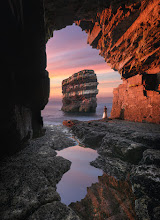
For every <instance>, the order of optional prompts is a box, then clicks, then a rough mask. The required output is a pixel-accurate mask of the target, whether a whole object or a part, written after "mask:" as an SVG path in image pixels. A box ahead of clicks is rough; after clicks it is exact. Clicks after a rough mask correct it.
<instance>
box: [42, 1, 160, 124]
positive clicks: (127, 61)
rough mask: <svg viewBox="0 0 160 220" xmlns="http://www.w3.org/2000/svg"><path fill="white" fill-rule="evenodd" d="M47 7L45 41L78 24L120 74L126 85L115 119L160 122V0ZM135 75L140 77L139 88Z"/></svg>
mask: <svg viewBox="0 0 160 220" xmlns="http://www.w3.org/2000/svg"><path fill="white" fill-rule="evenodd" d="M45 2H46V5H45V7H46V17H47V23H46V29H47V30H48V32H47V36H48V33H50V32H52V31H53V30H57V29H61V28H63V27H65V26H67V25H70V24H72V22H73V21H74V22H75V23H76V24H77V25H79V26H80V27H81V28H82V30H85V31H86V33H88V40H87V42H88V43H89V44H90V45H91V46H92V47H93V48H97V49H98V50H100V55H101V56H103V57H104V59H105V61H106V62H107V63H108V64H109V65H110V66H111V68H113V69H114V70H117V71H118V72H119V73H120V74H121V77H122V79H123V80H124V82H123V84H122V85H120V86H119V87H118V88H117V89H115V90H114V101H113V109H112V117H114V118H115V117H121V118H123V119H127V120H133V121H139V122H141V121H143V120H145V121H147V122H153V123H160V115H159V109H160V102H159V99H160V77H159V75H158V74H159V73H160V20H159V15H160V2H159V0H152V1H148V0H142V1H140V0H134V1H130V0H129V1H126V0H121V1H118V0H111V1H91V0H88V1H87V2H86V1H85V0H83V1H82V2H81V3H78V2H79V1H72V0H68V1H67V2H68V4H67V3H66V5H64V6H62V5H61V7H59V5H60V3H61V1H60V0H57V1H55V2H54V3H51V0H45ZM69 3H70V4H69ZM53 4H54V10H53V7H51V6H52V5H53ZM70 5H72V7H71V6H70ZM63 7H64V9H63ZM52 11H53V12H52ZM51 12H52V13H51ZM57 14H58V16H56V15H57ZM53 21H54V22H53ZM48 37H49V36H48ZM135 75H138V77H139V76H140V77H141V78H142V80H140V81H139V82H138V84H137V78H133V77H134V76H135ZM134 80H136V84H135V83H134V82H132V81H134ZM142 105H143V107H142Z"/></svg>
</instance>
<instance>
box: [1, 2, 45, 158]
mask: <svg viewBox="0 0 160 220" xmlns="http://www.w3.org/2000/svg"><path fill="white" fill-rule="evenodd" d="M37 8H38V10H37ZM0 18H1V19H0V21H1V29H2V30H3V31H2V32H3V33H2V34H1V54H2V56H1V84H0V100H1V107H0V141H1V143H4V144H3V145H2V144H1V147H0V155H2V154H4V153H13V152H15V151H16V150H17V149H19V148H21V147H22V146H21V144H23V143H24V142H25V141H26V140H27V139H28V138H32V137H33V136H38V135H40V134H42V133H43V131H42V130H43V129H42V127H43V121H42V118H41V110H42V109H43V108H44V106H45V105H46V104H47V102H48V96H49V78H48V72H47V71H46V70H45V68H46V55H45V29H44V10H43V0H40V1H39V0H35V1H34V2H33V1H32V0H23V1H22V0H17V1H14V0H11V1H9V0H6V1H4V2H3V3H2V5H1V13H0Z"/></svg>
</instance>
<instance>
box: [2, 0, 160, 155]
mask: <svg viewBox="0 0 160 220" xmlns="http://www.w3.org/2000/svg"><path fill="white" fill-rule="evenodd" d="M159 8H160V5H159V0H133V1H131V0H128V1H126V0H121V1H119V0H110V1H108V0H101V1H97V0H82V1H78V0H56V1H53V0H34V1H32V0H6V1H3V2H2V3H1V13H0V18H1V19H0V22H1V30H2V33H1V54H2V56H1V57H2V58H1V61H0V62H1V84H0V98H1V108H0V119H1V123H0V140H1V142H4V140H5V144H4V145H3V146H1V152H2V153H4V152H5V153H6V152H9V153H10V152H12V151H13V152H14V151H16V150H17V149H19V148H20V147H21V144H22V143H23V142H24V141H26V140H27V139H28V138H31V137H36V136H39V135H41V134H42V133H43V120H42V117H41V110H42V109H43V108H44V107H45V105H46V104H47V102H48V97H49V78H48V72H47V71H46V70H45V69H46V53H45V44H46V42H47V40H48V39H49V38H50V37H52V36H53V31H54V30H59V29H62V28H64V27H66V26H67V25H72V24H73V22H75V23H76V24H77V25H79V26H80V27H81V28H82V30H85V31H86V32H87V33H88V43H89V44H90V45H91V46H92V47H93V48H97V49H99V50H100V55H101V56H103V57H104V59H105V60H106V62H107V63H109V64H110V65H111V67H112V68H113V69H115V70H118V71H119V73H120V74H121V76H122V78H123V80H124V83H123V85H122V86H120V87H119V88H118V89H117V90H115V91H117V92H114V94H115V97H114V103H115V104H113V106H114V107H113V109H112V116H113V117H117V115H118V113H116V112H117V109H118V108H119V109H124V108H123V106H124V105H127V104H126V103H128V105H130V101H127V98H126V97H129V99H132V96H131V95H128V94H129V91H131V89H132V90H133V94H134V95H133V96H134V99H136V97H138V96H137V95H138V90H139V88H140V85H139V86H136V87H135V88H130V87H129V84H128V83H129V78H131V77H134V76H135V75H140V76H141V75H142V78H143V77H144V76H146V74H147V75H149V74H151V75H152V74H157V77H153V78H152V81H153V83H152V84H153V85H155V78H159V75H158V73H159V72H160V61H159V57H160V50H159V48H160V44H159V36H160V22H159V19H158V17H159V13H160V9H159ZM142 82H144V81H143V80H142ZM122 87H123V89H122ZM126 87H127V88H130V89H128V90H127V91H125V90H126ZM143 87H145V88H144V89H143V90H144V91H145V92H143V93H144V97H143V99H144V100H146V98H147V100H148V101H144V102H143V105H144V106H143V109H144V110H145V111H144V112H146V111H147V109H148V106H149V104H148V103H150V112H151V111H152V112H154V111H155V108H156V109H158V110H159V101H157V100H159V95H160V94H159V88H160V86H159V83H158V84H157V87H154V89H151V90H150V89H147V88H146V86H144V85H143ZM120 88H121V89H120ZM146 91H147V92H146ZM121 92H122V93H121ZM117 93H118V95H116V94H117ZM122 96H123V98H122ZM124 97H125V98H124ZM129 99H128V100H129ZM120 100H122V101H120ZM124 100H125V101H124ZM118 102H119V103H122V105H121V104H117V105H116V103H118ZM153 104H154V106H155V107H154V108H153ZM114 109H115V112H114ZM126 109H127V108H125V109H124V119H128V120H137V121H142V118H143V119H144V118H146V121H149V122H155V123H160V118H159V116H158V117H157V119H155V118H154V117H153V114H152V118H154V119H153V120H152V119H151V117H148V116H146V114H144V113H143V111H141V116H140V119H138V118H133V117H131V116H133V113H132V112H131V111H129V110H128V111H127V110H126ZM128 109H129V108H128ZM158 110H157V111H158ZM125 111H127V112H125ZM119 112H121V110H120V111H119Z"/></svg>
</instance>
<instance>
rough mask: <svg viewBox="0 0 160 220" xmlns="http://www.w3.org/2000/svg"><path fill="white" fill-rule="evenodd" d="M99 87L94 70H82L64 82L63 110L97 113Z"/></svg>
mask: <svg viewBox="0 0 160 220" xmlns="http://www.w3.org/2000/svg"><path fill="white" fill-rule="evenodd" d="M97 85H98V82H97V76H96V74H95V73H94V71H93V70H82V71H80V72H78V73H75V74H73V75H72V76H71V77H69V78H67V79H65V80H63V82H62V93H63V101H62V102H63V106H62V110H63V111H65V112H95V111H96V107H97V98H96V95H97V94H98V89H97Z"/></svg>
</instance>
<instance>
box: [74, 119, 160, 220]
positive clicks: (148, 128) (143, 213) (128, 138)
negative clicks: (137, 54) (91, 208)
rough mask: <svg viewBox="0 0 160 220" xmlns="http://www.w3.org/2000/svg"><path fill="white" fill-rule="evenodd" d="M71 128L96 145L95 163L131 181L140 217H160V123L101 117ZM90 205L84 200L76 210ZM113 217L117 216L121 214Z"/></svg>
mask: <svg viewBox="0 0 160 220" xmlns="http://www.w3.org/2000/svg"><path fill="white" fill-rule="evenodd" d="M71 130H72V132H73V133H74V134H75V135H76V136H77V137H78V138H79V140H80V141H82V143H84V144H86V143H87V146H90V147H96V149H97V151H98V153H99V155H100V156H99V157H98V158H97V159H96V160H95V161H92V162H91V165H93V166H95V167H97V168H100V169H102V170H103V171H104V172H105V173H106V174H107V175H109V176H112V177H114V178H115V179H116V180H124V181H125V180H128V179H129V180H130V181H131V184H132V189H133V193H134V195H135V210H136V215H137V216H138V219H147V220H150V219H154V218H155V219H158V218H159V213H160V212H159V203H160V197H159V192H160V188H159V185H160V183H159V181H160V169H159V143H160V142H159V141H160V136H159V134H160V126H159V125H155V124H149V123H135V122H129V121H128V122H127V121H123V120H107V121H103V120H97V121H90V122H76V124H74V125H73V126H72V127H71ZM102 134H103V135H102ZM95 137H96V138H95ZM95 139H97V140H98V144H96V140H95ZM90 190H92V187H91V189H89V191H90ZM86 200H87V198H86ZM98 201H99V200H98ZM86 206H88V204H86V203H85V202H84V201H83V200H82V201H81V202H80V203H76V205H75V204H73V207H74V208H75V210H83V209H84V210H85V207H86ZM78 212H79V211H78ZM80 216H81V214H80ZM112 218H113V219H117V216H116V215H115V216H114V217H113V216H112V217H111V219H112ZM120 218H121V215H120ZM122 219H123V218H122ZM124 219H125V218H124ZM131 219H132V218H131Z"/></svg>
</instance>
